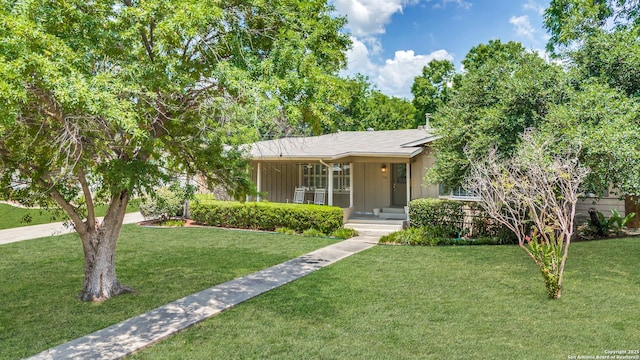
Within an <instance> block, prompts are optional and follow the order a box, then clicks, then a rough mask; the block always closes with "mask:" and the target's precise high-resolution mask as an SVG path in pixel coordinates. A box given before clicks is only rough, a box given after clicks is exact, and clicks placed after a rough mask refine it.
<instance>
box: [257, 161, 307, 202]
mask: <svg viewBox="0 0 640 360" xmlns="http://www.w3.org/2000/svg"><path fill="white" fill-rule="evenodd" d="M257 169H258V166H257V164H254V168H253V174H252V175H253V176H252V178H253V181H254V183H256V184H257V176H256V173H257ZM261 170H262V176H261V184H260V191H261V192H262V193H263V195H262V200H266V201H271V202H286V200H287V199H292V198H293V192H294V189H295V188H296V186H298V182H299V181H300V179H299V175H298V173H299V170H298V165H297V164H277V163H262V164H261Z"/></svg>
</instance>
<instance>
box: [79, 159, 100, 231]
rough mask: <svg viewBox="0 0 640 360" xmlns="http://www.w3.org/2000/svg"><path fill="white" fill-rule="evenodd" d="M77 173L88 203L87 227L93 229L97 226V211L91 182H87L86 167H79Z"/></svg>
mask: <svg viewBox="0 0 640 360" xmlns="http://www.w3.org/2000/svg"><path fill="white" fill-rule="evenodd" d="M77 173H78V180H79V181H80V186H81V187H82V193H83V194H84V199H85V201H86V203H87V228H88V229H89V231H91V230H94V229H95V228H96V213H95V207H94V204H93V196H92V195H91V189H89V184H87V175H86V173H85V172H84V169H82V168H81V167H78V170H77Z"/></svg>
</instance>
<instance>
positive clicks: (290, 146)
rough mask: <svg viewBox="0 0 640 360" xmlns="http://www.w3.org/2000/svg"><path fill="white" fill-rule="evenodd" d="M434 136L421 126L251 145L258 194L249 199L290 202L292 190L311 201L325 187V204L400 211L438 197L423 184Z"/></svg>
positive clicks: (361, 210)
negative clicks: (416, 201)
mask: <svg viewBox="0 0 640 360" xmlns="http://www.w3.org/2000/svg"><path fill="white" fill-rule="evenodd" d="M436 139H437V137H436V136H434V135H433V134H432V133H430V132H429V131H428V130H425V129H424V128H418V129H410V130H384V131H374V130H369V131H342V132H337V133H334V134H328V135H321V136H313V137H297V138H282V139H277V140H268V141H260V142H257V143H255V144H253V146H252V147H251V152H250V156H251V159H252V164H253V174H252V177H253V181H254V183H255V184H256V186H257V189H258V192H259V193H260V194H261V195H259V196H258V197H257V198H255V199H251V200H257V201H261V200H268V201H272V202H287V201H291V200H292V199H293V196H294V191H295V188H296V187H302V188H304V189H305V190H306V200H307V201H308V200H312V199H313V195H314V189H315V188H322V189H326V204H327V205H334V206H339V207H342V208H345V209H349V210H348V211H351V212H357V213H373V212H374V209H384V208H389V209H390V208H398V209H402V210H404V206H406V205H407V204H408V202H409V201H411V200H413V199H417V198H427V197H430V198H437V197H438V196H439V188H438V185H427V186H424V185H423V177H424V175H425V172H426V170H427V169H428V168H429V167H431V166H433V163H434V161H435V158H434V157H433V153H432V150H431V148H430V145H431V143H432V142H433V141H434V140H436Z"/></svg>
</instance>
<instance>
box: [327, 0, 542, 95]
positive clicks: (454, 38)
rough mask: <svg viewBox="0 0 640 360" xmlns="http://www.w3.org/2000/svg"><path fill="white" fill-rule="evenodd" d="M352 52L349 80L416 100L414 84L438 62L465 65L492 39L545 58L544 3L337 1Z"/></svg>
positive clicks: (510, 0)
mask: <svg viewBox="0 0 640 360" xmlns="http://www.w3.org/2000/svg"><path fill="white" fill-rule="evenodd" d="M332 3H333V4H334V5H335V7H336V10H337V12H338V14H340V15H344V16H346V17H347V20H348V24H347V27H346V31H347V32H349V33H350V34H351V37H352V41H353V47H352V49H351V50H350V51H349V52H348V54H347V55H348V59H349V67H348V69H347V70H346V71H344V72H343V74H344V75H353V74H355V73H361V74H363V75H366V76H368V77H369V79H370V80H371V82H372V83H374V84H375V85H376V86H377V87H378V89H380V90H381V91H382V92H384V93H386V94H387V95H391V96H397V97H406V98H411V97H412V95H411V84H412V83H413V78H414V77H416V76H418V75H420V73H421V71H422V67H423V66H425V65H426V64H428V63H429V61H431V60H433V59H449V60H451V61H453V62H454V64H455V65H456V69H458V70H460V68H461V64H460V61H461V60H462V59H464V57H465V55H466V54H467V52H468V51H469V49H471V47H473V46H475V45H478V44H481V43H487V42H488V41H489V40H491V39H500V40H501V41H503V42H507V41H510V40H514V41H519V42H521V43H522V44H523V45H524V46H525V47H526V48H527V49H530V50H531V51H538V52H541V53H542V52H543V49H544V47H545V44H546V42H547V39H548V38H549V36H548V34H547V33H546V31H545V30H544V28H543V26H542V15H543V13H544V9H545V8H546V7H547V5H548V3H549V1H543V0H333V1H332Z"/></svg>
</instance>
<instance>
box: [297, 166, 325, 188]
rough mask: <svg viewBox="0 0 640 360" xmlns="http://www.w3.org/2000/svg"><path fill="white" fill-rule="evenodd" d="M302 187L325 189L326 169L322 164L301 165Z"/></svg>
mask: <svg viewBox="0 0 640 360" xmlns="http://www.w3.org/2000/svg"><path fill="white" fill-rule="evenodd" d="M301 183H302V186H303V187H306V188H309V189H312V188H319V189H322V188H326V187H327V167H326V166H324V165H322V164H307V165H302V182H301Z"/></svg>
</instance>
